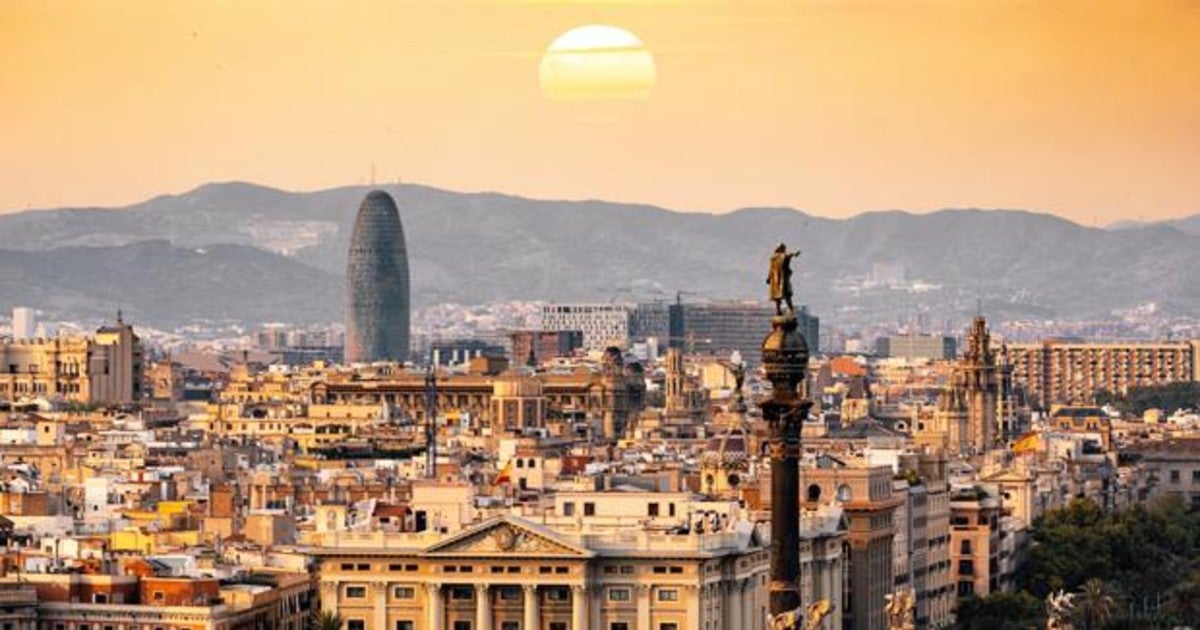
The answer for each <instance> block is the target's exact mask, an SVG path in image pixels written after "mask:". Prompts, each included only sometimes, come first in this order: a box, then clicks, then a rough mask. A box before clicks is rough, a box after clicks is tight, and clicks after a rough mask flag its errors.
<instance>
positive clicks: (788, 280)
mask: <svg viewBox="0 0 1200 630" xmlns="http://www.w3.org/2000/svg"><path fill="white" fill-rule="evenodd" d="M799 255H800V251H799V250H796V251H794V252H789V251H788V250H787V246H786V245H784V244H783V243H780V244H779V245H778V246H776V247H775V253H774V254H772V255H771V271H770V272H769V273H768V274H767V284H768V285H770V287H771V301H773V302H775V314H776V315H783V305H784V303H786V304H787V307H788V312H789V313H795V312H796V307H795V306H793V305H792V259H793V258H795V257H797V256H799Z"/></svg>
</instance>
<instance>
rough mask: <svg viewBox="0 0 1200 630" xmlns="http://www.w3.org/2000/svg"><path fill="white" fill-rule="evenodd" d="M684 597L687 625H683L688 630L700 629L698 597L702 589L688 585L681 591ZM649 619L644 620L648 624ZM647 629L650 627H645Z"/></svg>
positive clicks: (701, 625)
mask: <svg viewBox="0 0 1200 630" xmlns="http://www.w3.org/2000/svg"><path fill="white" fill-rule="evenodd" d="M683 591H684V593H685V595H684V596H685V597H687V623H685V624H684V625H685V626H686V627H688V628H702V627H704V626H703V624H701V623H700V596H701V595H702V594H703V587H698V586H696V585H694V584H692V585H688V586H686V587H684V589H683ZM649 621H650V620H649V619H647V620H646V622H647V624H649ZM646 627H647V628H649V627H650V626H649V625H647V626H646Z"/></svg>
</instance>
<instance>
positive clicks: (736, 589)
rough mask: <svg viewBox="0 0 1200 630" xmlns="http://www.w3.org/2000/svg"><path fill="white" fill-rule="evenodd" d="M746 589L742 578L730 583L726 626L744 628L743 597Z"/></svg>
mask: <svg viewBox="0 0 1200 630" xmlns="http://www.w3.org/2000/svg"><path fill="white" fill-rule="evenodd" d="M745 592H746V591H745V590H744V589H743V587H742V580H738V579H735V580H734V581H733V583H732V584H730V585H729V603H728V606H727V608H726V610H725V619H726V621H725V627H726V628H743V627H745V626H743V622H744V621H745V620H744V619H743V618H742V597H744V596H745Z"/></svg>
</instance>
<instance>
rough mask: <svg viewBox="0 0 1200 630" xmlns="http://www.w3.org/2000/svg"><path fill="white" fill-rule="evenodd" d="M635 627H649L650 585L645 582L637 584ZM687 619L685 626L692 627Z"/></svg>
mask: <svg viewBox="0 0 1200 630" xmlns="http://www.w3.org/2000/svg"><path fill="white" fill-rule="evenodd" d="M637 619H638V621H637V627H638V628H649V627H650V587H649V586H648V585H646V584H638V585H637ZM692 623H693V622H691V621H689V622H688V624H687V626H688V627H692V625H691V624H692Z"/></svg>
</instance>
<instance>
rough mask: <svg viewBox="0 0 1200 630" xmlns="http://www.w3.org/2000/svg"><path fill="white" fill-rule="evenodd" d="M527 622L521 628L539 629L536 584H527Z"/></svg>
mask: <svg viewBox="0 0 1200 630" xmlns="http://www.w3.org/2000/svg"><path fill="white" fill-rule="evenodd" d="M524 588H525V623H524V624H522V626H521V630H539V627H540V626H539V625H538V624H539V621H538V613H539V612H540V611H539V610H538V605H539V603H538V591H537V585H536V584H526V585H525V587H524Z"/></svg>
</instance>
